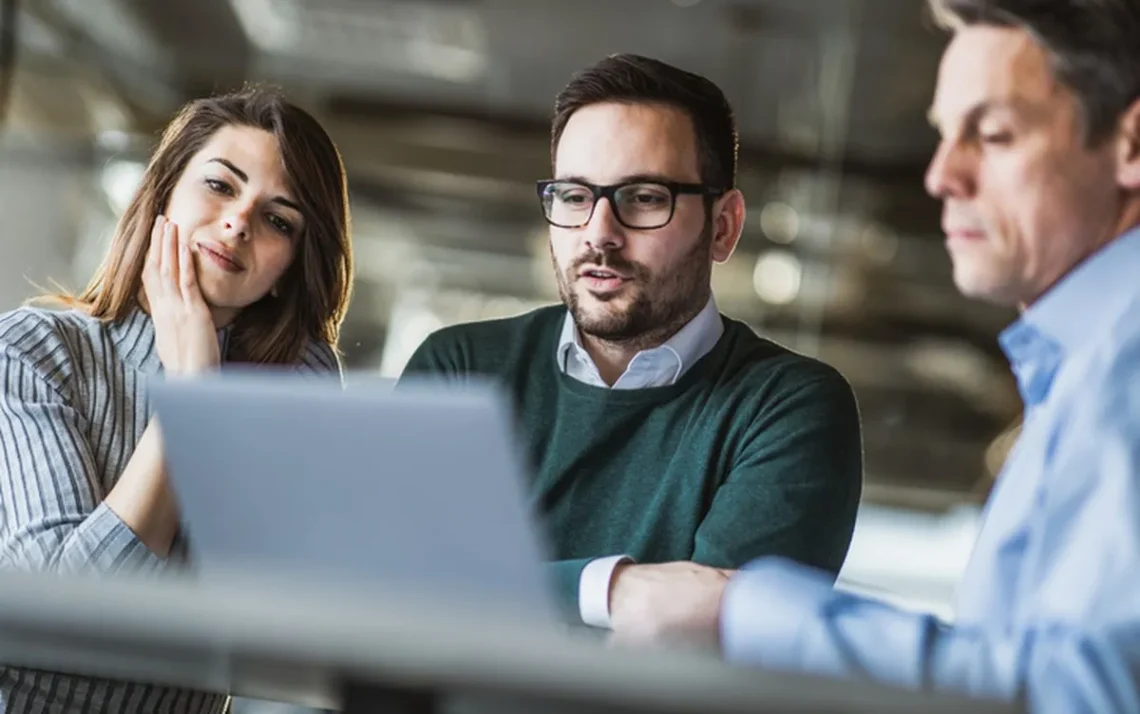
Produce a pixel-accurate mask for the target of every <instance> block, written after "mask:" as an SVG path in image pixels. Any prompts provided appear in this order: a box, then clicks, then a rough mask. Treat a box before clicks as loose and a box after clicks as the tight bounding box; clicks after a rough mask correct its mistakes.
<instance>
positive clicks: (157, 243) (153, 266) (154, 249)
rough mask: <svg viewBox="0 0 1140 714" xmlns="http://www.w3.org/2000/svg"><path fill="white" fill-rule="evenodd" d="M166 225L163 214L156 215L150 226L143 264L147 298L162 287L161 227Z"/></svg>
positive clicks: (155, 294)
mask: <svg viewBox="0 0 1140 714" xmlns="http://www.w3.org/2000/svg"><path fill="white" fill-rule="evenodd" d="M165 225H166V217H165V216H156V217H155V219H154V224H153V225H151V228H150V245H149V247H148V248H147V252H146V262H145V263H144V264H143V275H142V278H143V287H144V288H145V289H146V292H147V296H148V298H149V299H152V300H153V299H154V298H155V297H157V296H158V294H159V293H160V291H161V289H162V284H161V281H160V280H159V275H160V273H161V270H162V238H163V235H164V233H163V227H164V226H165Z"/></svg>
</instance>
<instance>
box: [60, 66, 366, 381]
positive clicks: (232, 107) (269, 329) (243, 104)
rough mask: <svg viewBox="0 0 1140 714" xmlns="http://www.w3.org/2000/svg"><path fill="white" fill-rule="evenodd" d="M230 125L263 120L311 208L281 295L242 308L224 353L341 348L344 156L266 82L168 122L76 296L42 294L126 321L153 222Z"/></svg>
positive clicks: (240, 356)
mask: <svg viewBox="0 0 1140 714" xmlns="http://www.w3.org/2000/svg"><path fill="white" fill-rule="evenodd" d="M226 126H248V127H254V128H258V129H263V130H265V131H267V132H269V133H271V134H273V135H274V136H275V137H276V138H277V143H278V146H279V147H280V151H281V156H282V160H283V163H284V167H285V171H286V174H287V175H288V180H289V184H290V186H289V188H290V190H291V191H292V193H293V195H294V197H295V199H296V201H297V203H298V204H299V205H300V206H301V209H302V212H303V215H304V217H305V222H304V224H305V228H304V232H303V234H302V235H301V237H300V240H299V241H298V244H297V252H296V254H295V255H294V257H293V262H292V263H291V264H290V266H289V268H288V269H287V270H286V272H285V275H284V276H283V277H282V279H281V281H280V282H279V283H278V290H277V291H276V292H277V296H268V295H267V296H265V297H263V298H262V299H261V300H259V301H258V302H256V303H254V304H253V305H250V306H249V307H247V308H245V309H244V310H242V312H241V314H240V315H238V317H237V319H236V320H235V321H234V325H233V333H232V335H231V337H230V350H229V353H228V355H227V359H228V360H230V361H239V362H253V363H261V364H288V363H293V362H296V361H297V360H298V359H299V358H300V356H301V354H302V352H303V351H304V349H305V345H306V344H307V343H308V342H309V341H310V340H319V341H323V342H326V343H328V344H329V345H331V346H333V347H334V348H335V347H336V344H337V340H338V338H339V335H340V325H341V322H343V320H344V316H345V313H346V312H347V310H348V302H349V297H350V296H351V292H352V245H351V235H350V233H351V229H350V218H349V205H348V187H347V180H346V178H345V172H344V164H343V162H342V161H341V157H340V152H339V151H338V150H337V148H336V145H335V144H334V143H333V141H332V139H331V138H329V136H328V134H327V133H326V132H325V130H324V128H323V127H321V125H320V123H318V122H317V120H316V119H314V118H313V117H312V116H311V115H310V114H308V113H307V112H306V111H304V110H303V109H301V108H300V107H297V106H296V105H294V104H291V103H290V102H288V101H286V100H285V99H284V98H283V97H281V96H280V95H279V94H277V93H276V92H274V91H271V90H267V89H262V88H248V89H244V90H242V91H239V92H235V93H231V94H225V95H219V96H215V97H209V98H205V99H197V100H195V101H192V102H190V103H189V104H187V105H186V106H184V107H183V108H182V109H181V110H180V111H179V112H178V114H177V115H176V116H175V117H174V119H173V120H172V121H171V122H170V124H169V125H167V127H166V129H165V130H164V131H163V134H162V139H161V141H160V142H159V144H158V148H157V149H156V150H155V152H154V154H153V156H152V157H151V159H150V163H149V164H148V165H147V168H146V172H145V173H144V174H143V179H142V184H141V186H140V187H139V190H138V191H137V192H136V194H135V196H134V198H133V199H132V200H131V203H130V205H129V206H127V209H126V211H124V212H123V215H122V217H121V218H120V219H119V222H118V224H117V225H116V227H115V233H114V236H113V238H112V240H111V246H110V249H109V250H108V252H107V255H106V257H105V258H104V259H103V263H102V265H100V267H99V269H98V270H97V271H96V272H95V275H94V277H93V278H92V279H91V282H90V283H89V284H88V286H87V287H86V288H85V289H84V290H83V292H81V293H80V294H79V295H67V294H55V295H48V296H46V297H45V298H41V300H48V301H54V302H58V303H62V304H64V305H67V306H68V307H72V308H76V309H79V310H82V311H84V312H86V313H88V314H90V315H91V316H92V317H95V318H99V319H102V320H108V321H114V320H121V319H123V318H125V317H126V316H127V315H128V314H129V313H130V312H131V311H132V310H134V309H136V308H138V307H140V303H139V295H140V291H141V288H142V271H143V264H144V262H145V260H146V254H147V249H148V247H149V244H150V238H149V237H150V229H151V226H152V225H153V223H154V220H155V218H156V217H157V216H158V215H159V213H160V212H164V211H165V210H166V206H167V203H168V202H169V200H170V194H171V192H172V191H173V190H174V186H175V184H176V183H177V182H178V179H179V177H181V175H182V173H183V171H185V169H186V166H187V164H188V163H189V162H190V159H191V158H192V157H193V156H194V155H195V154H197V153H198V151H200V150H201V149H202V147H203V146H204V145H205V144H206V142H207V141H208V140H209V139H210V137H212V136H213V135H214V133H215V132H217V131H218V130H219V129H221V128H223V127H226Z"/></svg>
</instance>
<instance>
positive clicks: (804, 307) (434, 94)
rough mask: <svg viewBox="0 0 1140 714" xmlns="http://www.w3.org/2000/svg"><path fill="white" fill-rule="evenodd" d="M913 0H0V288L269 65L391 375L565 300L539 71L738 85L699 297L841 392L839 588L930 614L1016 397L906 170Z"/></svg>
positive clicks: (927, 30)
mask: <svg viewBox="0 0 1140 714" xmlns="http://www.w3.org/2000/svg"><path fill="white" fill-rule="evenodd" d="M922 6H923V3H921V2H919V1H918V0H731V1H729V0H576V2H572V3H565V2H553V1H550V0H399V1H397V0H194V1H193V2H174V1H168V0H22V1H20V2H17V1H16V0H0V8H2V9H3V12H0V111H2V115H0V116H2V124H0V216H2V219H3V222H2V226H3V230H2V232H0V310H7V309H11V308H13V307H16V306H17V305H18V304H19V303H20V302H21V301H22V300H24V299H26V298H27V297H29V296H30V295H31V294H32V293H33V291H34V288H33V286H32V284H31V282H30V281H34V282H36V283H38V284H41V285H43V284H47V283H48V281H50V280H55V281H57V282H59V283H61V284H62V285H65V286H68V287H79V286H81V285H82V284H83V283H84V282H85V281H86V279H87V277H88V276H89V275H90V274H91V272H92V270H93V269H94V267H95V265H96V264H97V262H98V261H99V259H100V258H101V256H102V253H103V251H104V249H105V247H106V244H107V240H108V238H109V236H110V233H111V230H112V227H113V225H114V221H115V220H116V217H117V215H118V212H119V211H120V210H122V208H123V207H124V206H125V204H126V202H127V201H128V200H129V198H130V196H131V194H132V192H133V191H134V189H135V186H136V185H137V182H138V180H139V177H140V175H141V173H142V169H143V164H144V162H145V161H146V159H147V156H148V152H149V151H150V149H151V147H152V146H153V144H154V142H155V140H156V137H157V132H158V131H159V130H160V129H161V127H162V126H163V125H164V123H165V122H166V121H167V119H169V117H170V116H171V114H172V113H173V112H174V111H175V110H176V109H177V108H178V107H179V105H180V104H181V103H183V102H184V101H186V100H187V99H189V98H192V97H195V96H199V95H202V94H208V93H212V92H215V91H218V90H226V89H232V88H236V87H239V86H241V85H242V84H243V83H244V82H247V81H259V82H268V83H273V84H277V85H279V86H281V87H283V88H285V89H286V91H287V92H288V93H289V95H290V96H291V98H292V99H293V100H294V101H296V102H297V103H299V104H301V105H303V106H305V107H306V108H308V109H309V110H310V111H312V112H313V113H314V114H315V115H316V116H317V117H318V118H319V119H320V120H321V121H322V122H323V123H324V124H325V126H326V127H327V129H328V130H329V131H330V133H331V134H332V136H333V138H334V139H335V140H336V141H337V142H338V144H339V146H340V149H341V151H342V153H343V156H344V160H345V162H346V165H347V168H348V172H349V180H350V185H351V193H352V210H353V218H354V238H355V248H356V253H357V259H358V264H357V274H356V288H355V299H354V302H353V305H352V309H351V313H350V315H349V317H348V320H347V323H346V325H345V329H344V336H343V338H342V341H341V348H342V350H343V352H344V354H345V362H346V365H347V366H348V367H349V368H350V369H352V370H357V371H360V372H372V373H375V372H379V373H381V374H385V375H389V376H395V375H398V374H399V372H400V370H401V368H402V366H403V364H404V362H405V360H406V359H407V358H408V356H409V355H410V354H411V351H412V350H413V349H415V347H416V346H417V345H418V344H419V341H420V340H421V339H423V337H425V336H426V335H427V334H428V333H429V332H430V331H432V330H434V329H436V328H438V327H441V326H443V325H446V324H450V323H454V322H457V321H468V320H476V319H483V318H491V317H498V316H505V315H510V314H514V313H517V312H520V311H523V310H527V309H529V308H531V307H533V306H537V305H540V304H546V303H550V302H552V301H556V300H557V293H556V291H555V288H554V281H553V275H552V272H551V268H550V262H549V258H548V254H547V247H546V228H545V224H544V222H543V220H542V217H541V214H540V212H539V208H538V204H537V200H536V198H535V193H534V188H533V186H534V181H535V180H536V179H540V178H545V177H547V176H548V175H549V173H550V163H549V119H550V112H551V108H552V105H553V100H554V96H555V94H556V93H557V92H558V91H559V89H560V88H561V87H562V86H563V85H564V84H565V83H566V81H567V80H568V79H569V77H570V75H571V74H572V73H573V72H574V71H575V70H577V69H579V68H581V67H583V66H585V65H588V64H590V63H592V62H594V61H596V60H598V59H600V58H601V57H603V56H605V55H606V54H609V53H612V52H618V51H627V52H637V53H642V54H647V55H650V56H654V57H657V58H659V59H662V60H665V61H667V62H670V63H674V64H677V65H679V66H681V67H683V68H685V69H688V70H691V71H694V72H697V73H700V74H703V75H706V76H707V77H709V78H711V79H713V80H714V81H716V82H717V83H718V84H720V86H721V87H722V88H723V89H724V90H725V92H726V93H727V95H728V97H729V99H730V100H731V101H732V102H733V105H734V106H735V108H736V111H737V115H738V121H739V123H740V129H741V134H742V148H741V154H740V186H741V188H742V189H743V191H744V193H745V196H746V197H747V200H748V206H749V213H748V221H747V225H746V228H745V233H744V237H743V239H742V241H741V243H740V247H739V249H738V250H737V252H736V254H735V256H734V257H733V258H732V260H731V261H730V262H729V263H728V264H726V265H724V266H719V267H718V268H717V272H716V273H715V275H714V287H715V292H716V296H717V299H718V302H719V304H720V307H721V310H722V311H723V312H725V313H726V314H728V315H730V316H732V317H735V318H737V319H741V320H744V321H746V322H748V323H749V324H750V325H752V326H753V327H754V328H755V329H756V330H757V331H758V332H760V333H761V334H764V335H766V336H768V337H770V338H772V339H774V340H776V341H779V342H781V343H784V344H786V345H787V346H789V347H791V348H793V349H796V350H799V351H802V352H805V353H807V354H811V355H814V356H817V357H819V358H821V359H823V360H825V361H827V362H830V363H831V364H833V365H834V366H836V367H837V368H838V369H839V370H840V371H842V372H843V373H844V374H845V375H846V376H847V378H848V379H849V380H850V381H851V383H852V384H853V385H854V387H855V390H856V392H857V395H858V398H859V402H860V407H861V410H862V416H863V424H864V435H865V442H866V467H867V471H866V477H867V485H866V490H865V502H864V504H863V509H862V512H861V514H860V519H859V525H858V530H857V535H856V540H855V544H854V546H853V549H852V553H851V556H850V558H849V561H848V563H847V566H846V567H845V569H844V573H843V576H842V582H843V585H844V586H845V587H849V588H852V589H857V590H862V591H868V592H874V593H878V594H881V595H884V596H886V597H888V598H891V599H894V600H895V601H896V602H899V603H901V604H904V605H913V606H921V607H927V608H933V609H934V610H935V611H936V612H938V613H939V614H942V615H943V616H945V617H947V618H949V617H952V614H953V613H952V609H951V603H952V598H953V588H954V584H955V582H956V579H957V577H958V575H959V574H960V572H961V568H962V566H963V564H964V562H965V560H966V558H967V557H968V555H969V551H970V548H971V545H972V543H973V539H974V536H975V532H976V527H977V521H978V513H979V504H980V503H981V502H982V500H983V499H984V497H985V496H986V494H987V493H988V491H989V487H990V483H991V479H992V475H993V473H994V472H995V470H996V468H997V467H998V466H999V465H1000V463H1001V461H1002V459H1003V457H1004V454H1005V448H1006V444H1007V443H1008V440H1009V435H1010V432H1009V429H1010V428H1011V427H1012V426H1013V425H1014V424H1015V422H1016V419H1017V417H1018V409H1019V402H1018V400H1017V393H1016V391H1015V389H1014V384H1013V382H1012V379H1011V378H1010V375H1009V372H1008V369H1007V367H1006V364H1005V362H1004V360H1003V359H1002V356H1001V354H1000V352H999V351H998V349H997V345H996V341H995V337H996V334H997V332H998V331H999V330H1000V329H1001V328H1002V327H1003V326H1004V325H1005V324H1006V323H1008V321H1009V320H1010V319H1011V317H1012V315H1011V314H1010V313H1008V312H1007V311H1005V310H1001V309H997V308H991V307H988V306H985V305H981V304H978V303H974V302H970V301H967V300H965V299H963V298H961V297H960V296H958V295H957V293H956V292H955V290H954V287H953V285H952V283H951V280H950V273H949V261H948V259H947V257H946V254H945V251H944V248H943V244H942V237H941V235H940V232H939V228H938V215H939V213H938V205H937V204H936V202H934V201H933V200H932V199H930V198H929V197H927V196H926V195H925V193H924V192H923V189H922V175H923V171H924V169H925V164H926V161H927V160H928V158H929V156H930V154H931V151H932V149H933V147H934V141H935V134H934V132H933V131H932V130H931V129H930V128H929V126H928V125H927V123H926V119H925V116H926V109H927V106H928V104H929V101H930V97H931V94H932V87H933V83H934V79H935V74H936V71H937V62H938V57H939V54H940V52H941V50H942V47H943V46H944V42H945V40H944V38H943V37H942V36H940V35H939V34H938V33H937V32H936V31H935V30H934V29H933V28H932V26H931V23H929V22H928V21H927V20H926V19H925V17H924V13H923V9H922Z"/></svg>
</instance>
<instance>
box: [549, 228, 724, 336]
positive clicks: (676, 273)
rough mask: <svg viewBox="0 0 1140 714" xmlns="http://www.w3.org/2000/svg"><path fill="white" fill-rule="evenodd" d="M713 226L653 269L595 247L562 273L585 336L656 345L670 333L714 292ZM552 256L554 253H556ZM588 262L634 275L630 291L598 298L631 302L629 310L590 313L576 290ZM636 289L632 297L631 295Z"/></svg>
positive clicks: (563, 293) (567, 299) (563, 292)
mask: <svg viewBox="0 0 1140 714" xmlns="http://www.w3.org/2000/svg"><path fill="white" fill-rule="evenodd" d="M711 248H712V226H711V225H707V226H706V227H705V230H703V231H702V232H701V235H700V236H699V237H698V239H697V241H696V242H695V243H694V244H693V247H692V248H691V249H690V250H689V251H688V252H687V253H685V255H683V256H682V257H681V258H680V259H678V260H677V261H676V262H675V263H674V264H673V265H670V266H669V267H668V268H666V269H664V270H662V271H661V272H658V273H657V274H653V273H651V272H650V271H649V270H648V269H647V268H646V267H645V266H644V265H641V264H640V263H634V262H632V261H628V260H626V259H624V258H622V257H621V256H620V255H618V254H616V253H613V252H605V251H592V252H590V253H587V254H585V255H582V256H579V257H578V258H577V259H575V260H574V262H573V263H571V264H570V266H569V267H568V268H567V269H566V270H565V272H560V271H559V270H558V265H557V263H555V266H554V269H555V274H556V275H557V276H558V293H559V296H560V297H561V298H562V302H563V303H564V304H565V305H566V307H567V309H569V311H570V315H571V316H572V317H573V318H574V323H575V324H576V325H577V326H578V329H579V330H581V332H582V333H583V334H584V335H588V336H590V337H595V338H597V339H599V340H602V341H605V342H614V343H633V344H640V345H645V347H642V349H645V348H648V347H651V346H655V345H656V344H659V343H661V342H664V341H665V340H667V339H668V338H669V337H671V336H672V335H673V334H674V333H676V332H677V330H679V329H681V327H683V326H684V325H685V323H686V322H688V321H689V320H691V319H692V318H693V317H694V316H695V315H696V314H697V313H698V312H700V311H701V308H703V307H704V306H705V303H707V302H708V299H709V293H710V290H711V287H710V282H711V276H712V260H711V255H710V251H711ZM551 257H552V259H553V255H552V256H551ZM586 264H593V265H597V266H598V267H603V268H610V269H611V270H615V271H617V272H619V273H621V274H622V275H626V276H629V277H631V278H632V280H631V283H632V284H631V285H629V286H627V287H626V289H625V291H624V292H622V293H619V294H617V295H614V296H600V297H599V296H593V299H594V300H597V301H598V302H599V303H603V304H604V303H616V302H617V301H619V300H629V301H630V302H629V304H628V306H627V307H626V308H625V309H624V310H620V311H618V310H613V311H608V310H605V309H604V307H602V308H600V309H598V310H594V311H589V310H587V309H585V308H584V307H583V306H582V305H581V303H580V301H579V296H578V293H577V292H576V291H575V290H574V283H575V282H576V281H577V278H578V273H579V271H580V270H581V268H582V266H584V265H586ZM631 293H632V299H631V298H630V294H631Z"/></svg>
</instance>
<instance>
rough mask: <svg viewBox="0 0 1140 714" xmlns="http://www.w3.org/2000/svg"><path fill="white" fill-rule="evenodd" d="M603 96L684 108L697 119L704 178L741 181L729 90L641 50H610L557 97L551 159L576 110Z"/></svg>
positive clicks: (716, 182)
mask: <svg viewBox="0 0 1140 714" xmlns="http://www.w3.org/2000/svg"><path fill="white" fill-rule="evenodd" d="M602 102H627V103H631V104H642V103H644V104H663V105H667V106H672V107H676V108H677V109H680V110H682V111H684V112H685V113H686V114H688V115H689V117H690V118H691V119H692V122H693V130H694V131H695V132H696V138H697V161H698V166H699V168H700V172H701V182H702V183H705V184H708V185H711V186H716V187H718V188H722V189H725V190H728V189H731V188H735V187H736V153H737V148H738V145H739V137H738V135H737V131H736V119H735V118H734V116H733V113H732V106H731V105H730V104H729V103H728V100H727V99H726V98H725V96H724V92H722V91H721V90H720V87H718V86H716V84H714V83H713V82H711V81H709V80H708V79H705V78H704V77H701V76H700V75H696V74H693V73H691V72H686V71H684V70H682V69H678V68H676V67H673V66H671V65H668V64H665V63H664V62H661V61H659V60H655V59H651V58H649V57H642V56H640V55H632V54H617V55H610V56H609V57H606V58H605V59H603V60H602V61H600V62H598V63H597V64H594V65H593V66H590V67H587V68H586V69H584V70H582V71H581V72H578V73H577V74H576V75H574V77H573V78H572V79H571V80H570V83H569V84H567V85H566V88H565V89H563V90H562V91H561V92H560V93H559V94H558V98H557V99H556V100H555V102H554V124H553V127H552V128H551V141H550V161H551V164H552V165H553V163H554V160H555V156H556V154H557V151H558V142H559V140H561V138H562V132H563V130H564V129H565V128H566V123H567V122H568V121H570V116H571V115H572V114H574V112H576V111H578V110H579V109H581V108H583V107H586V106H589V105H591V104H600V103H602Z"/></svg>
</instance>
